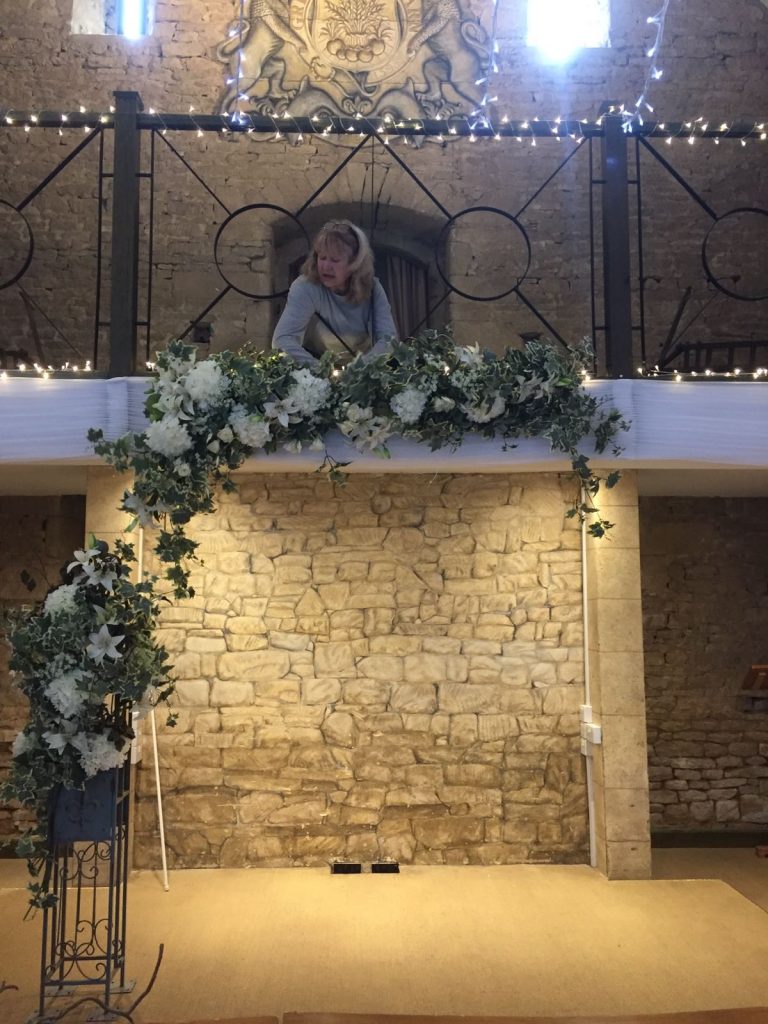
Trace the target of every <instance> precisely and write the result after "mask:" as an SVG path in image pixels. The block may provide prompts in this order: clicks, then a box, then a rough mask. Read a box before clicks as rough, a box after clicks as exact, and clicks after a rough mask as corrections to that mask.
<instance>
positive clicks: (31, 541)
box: [0, 496, 85, 847]
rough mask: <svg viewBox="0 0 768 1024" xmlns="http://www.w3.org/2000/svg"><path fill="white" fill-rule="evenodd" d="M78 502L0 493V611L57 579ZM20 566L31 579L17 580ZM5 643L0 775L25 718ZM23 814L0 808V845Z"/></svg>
mask: <svg viewBox="0 0 768 1024" xmlns="http://www.w3.org/2000/svg"><path fill="white" fill-rule="evenodd" d="M84 514H85V512H84V500H83V498H81V497H77V496H67V497H29V498H16V497H7V496H6V497H0V609H7V608H12V607H15V606H19V605H23V604H27V603H29V602H32V601H35V600H39V599H40V598H42V597H43V596H44V594H45V593H46V592H47V591H48V589H49V588H50V587H52V586H54V585H55V584H56V583H58V580H59V570H60V569H61V566H62V565H63V563H64V561H65V560H66V559H67V558H68V557H70V556H71V554H72V552H73V551H74V550H75V548H78V547H80V546H81V545H82V542H83V521H84ZM24 570H26V571H27V573H29V575H30V577H31V578H32V579H33V580H34V581H35V582H36V586H35V587H34V588H33V589H31V590H30V589H29V588H28V587H27V586H26V585H25V584H24V583H23V582H22V580H21V578H20V577H21V573H22V572H23V571H24ZM9 653H10V652H9V649H8V645H7V643H6V642H5V640H4V638H3V637H2V634H0V778H2V777H4V775H5V772H6V771H7V769H8V766H9V764H10V750H11V743H12V742H13V739H14V737H15V736H16V733H17V732H18V731H19V730H20V729H21V728H22V726H23V725H24V722H25V721H26V699H25V698H24V696H23V695H22V694H21V693H20V692H19V691H18V690H17V689H16V688H15V687H14V686H13V685H12V684H11V678H10V674H9V671H8V656H9ZM28 821H29V818H28V816H27V814H26V812H22V811H18V810H13V811H12V810H10V809H9V808H7V807H3V806H0V847H2V846H3V845H5V844H6V843H7V842H8V841H9V840H14V839H16V838H18V836H19V834H20V833H21V832H22V831H23V830H24V829H25V828H26V823H27V822H28Z"/></svg>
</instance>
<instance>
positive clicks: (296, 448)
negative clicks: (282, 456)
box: [283, 439, 301, 455]
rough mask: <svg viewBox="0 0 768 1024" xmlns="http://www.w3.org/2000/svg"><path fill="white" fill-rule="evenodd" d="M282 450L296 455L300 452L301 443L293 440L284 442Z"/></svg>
mask: <svg viewBox="0 0 768 1024" xmlns="http://www.w3.org/2000/svg"><path fill="white" fill-rule="evenodd" d="M283 448H284V449H285V450H286V451H287V452H292V453H293V454H294V455H298V454H299V452H300V451H301V441H299V440H298V439H294V440H293V441H286V443H285V444H284V445H283Z"/></svg>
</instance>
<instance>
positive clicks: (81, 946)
mask: <svg viewBox="0 0 768 1024" xmlns="http://www.w3.org/2000/svg"><path fill="white" fill-rule="evenodd" d="M110 774H111V775H112V779H111V780H108V782H109V784H108V785H106V786H103V787H102V793H104V794H106V796H107V799H108V801H109V806H108V808H107V810H108V819H107V821H108V824H107V828H106V830H105V831H101V830H100V831H98V832H97V833H96V834H97V835H98V838H97V839H95V840H94V839H93V838H92V836H91V835H89V834H88V830H87V829H86V830H85V833H86V834H85V835H84V837H83V841H76V840H74V837H73V835H72V834H71V831H65V833H64V837H65V838H64V839H61V840H58V841H56V840H54V842H53V845H52V849H51V855H50V871H51V883H50V888H51V892H52V894H53V895H54V896H55V897H56V899H55V902H54V904H53V906H51V907H47V908H46V909H45V910H44V911H43V940H42V956H41V963H40V1010H39V1012H40V1017H41V1018H44V1017H45V1015H46V1006H47V1004H48V1002H49V1000H51V999H52V998H54V997H55V996H60V995H72V994H73V993H78V994H86V993H88V994H89V995H91V994H92V995H93V996H96V997H98V999H99V1001H100V1002H101V1003H103V1004H104V1005H105V1006H106V1007H108V1008H109V1007H110V1006H111V999H112V997H113V996H114V995H116V994H118V993H119V992H126V991H131V989H132V987H133V986H132V985H131V986H127V985H126V979H125V938H126V897H127V880H128V815H129V803H130V801H129V794H130V762H129V761H126V763H125V764H124V765H123V766H122V767H121V768H116V769H112V771H111V772H110ZM104 835H106V838H103V836H104Z"/></svg>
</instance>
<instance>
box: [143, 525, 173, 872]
mask: <svg viewBox="0 0 768 1024" xmlns="http://www.w3.org/2000/svg"><path fill="white" fill-rule="evenodd" d="M143 579H144V528H143V527H142V526H140V527H139V582H141V581H142V580H143ZM149 716H150V719H151V721H152V757H153V759H154V763H155V793H156V795H157V820H158V823H159V825H160V857H161V859H162V864H163V889H164V890H165V891H166V892H168V889H169V888H170V887H169V885H168V860H167V857H166V854H165V821H164V819H163V794H162V791H161V789H160V758H159V757H158V753H157V722H156V721H155V709H154V708H152V709H151V711H150V712H149Z"/></svg>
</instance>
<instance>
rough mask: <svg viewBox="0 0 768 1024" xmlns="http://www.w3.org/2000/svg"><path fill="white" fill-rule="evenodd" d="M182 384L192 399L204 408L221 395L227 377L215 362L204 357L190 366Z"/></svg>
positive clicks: (224, 388)
mask: <svg viewBox="0 0 768 1024" xmlns="http://www.w3.org/2000/svg"><path fill="white" fill-rule="evenodd" d="M184 384H185V387H186V389H187V394H188V395H189V397H190V398H191V399H192V401H193V402H197V404H198V405H200V406H201V407H202V408H204V409H205V408H207V407H208V406H209V405H212V404H213V403H214V402H215V401H216V400H217V399H218V398H220V397H221V396H222V395H223V393H224V391H225V390H226V387H227V378H226V377H225V376H224V374H223V373H222V370H221V367H220V366H219V364H218V363H217V362H215V361H214V360H213V359H206V360H204V361H203V362H202V363H198V364H197V365H196V366H193V367H192V369H191V370H190V371H189V373H188V374H187V379H186V380H185V382H184Z"/></svg>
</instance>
